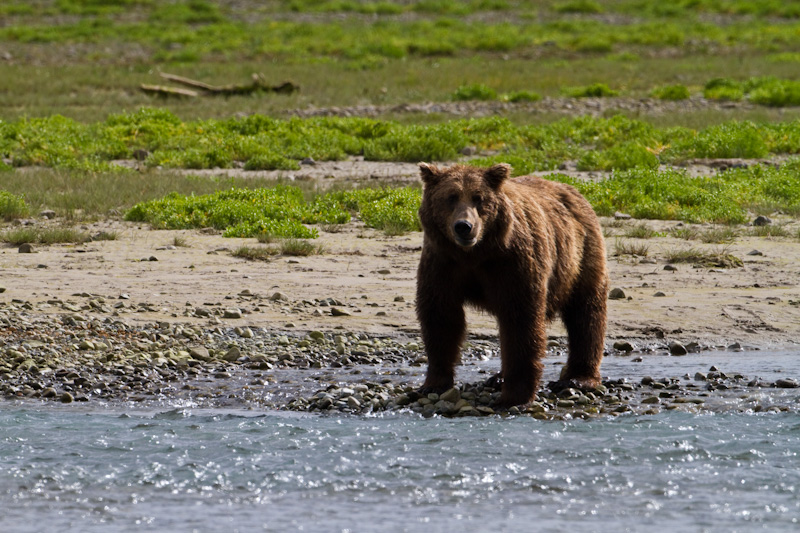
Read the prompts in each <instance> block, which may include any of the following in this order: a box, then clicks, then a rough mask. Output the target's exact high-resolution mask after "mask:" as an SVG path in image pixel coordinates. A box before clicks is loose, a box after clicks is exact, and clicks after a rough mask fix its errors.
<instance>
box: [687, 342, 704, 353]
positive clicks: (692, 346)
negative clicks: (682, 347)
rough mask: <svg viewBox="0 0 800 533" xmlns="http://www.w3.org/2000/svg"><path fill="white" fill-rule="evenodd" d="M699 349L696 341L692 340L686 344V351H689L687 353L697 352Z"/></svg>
mask: <svg viewBox="0 0 800 533" xmlns="http://www.w3.org/2000/svg"><path fill="white" fill-rule="evenodd" d="M701 349H702V347H701V346H700V344H699V343H697V342H694V341H692V342H690V343H689V344H687V345H686V351H687V352H689V353H697V352H699V351H700V350H701Z"/></svg>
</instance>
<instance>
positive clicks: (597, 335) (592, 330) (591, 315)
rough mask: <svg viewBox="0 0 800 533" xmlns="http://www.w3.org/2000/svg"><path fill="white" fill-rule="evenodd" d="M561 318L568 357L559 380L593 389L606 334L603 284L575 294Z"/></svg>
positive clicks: (597, 378)
mask: <svg viewBox="0 0 800 533" xmlns="http://www.w3.org/2000/svg"><path fill="white" fill-rule="evenodd" d="M561 318H562V320H563V321H564V326H566V328H567V335H568V336H569V355H568V357H567V366H566V369H565V371H564V372H563V373H562V376H561V380H560V381H565V382H572V383H574V384H576V385H578V386H579V387H585V388H594V387H596V386H597V385H599V384H600V363H601V362H602V360H603V349H604V343H605V334H606V289H605V285H602V286H601V287H597V288H595V289H593V290H591V291H576V293H575V294H573V296H572V298H571V299H570V301H569V303H568V304H567V305H566V306H565V307H564V309H562V311H561Z"/></svg>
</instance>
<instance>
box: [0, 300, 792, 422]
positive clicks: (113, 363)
mask: <svg viewBox="0 0 800 533" xmlns="http://www.w3.org/2000/svg"><path fill="white" fill-rule="evenodd" d="M27 307H30V305H29V304H26V303H24V302H11V303H9V304H5V305H0V333H2V334H1V335H0V339H2V340H0V393H2V396H3V397H4V398H5V399H6V400H7V401H19V402H41V403H47V402H61V403H73V402H91V403H92V404H95V405H102V406H117V407H131V406H147V407H165V406H169V407H200V408H241V409H253V410H290V411H303V412H313V413H346V414H358V415H368V414H379V413H386V412H404V413H410V414H414V415H416V416H425V417H427V416H434V415H437V416H448V417H450V416H490V415H502V416H508V415H521V416H532V417H534V418H538V419H556V420H563V419H573V418H591V417H595V416H617V415H620V414H625V413H633V414H638V415H649V414H656V413H659V412H662V411H665V410H683V411H691V412H724V411H730V410H734V411H752V412H762V411H767V412H773V411H774V412H780V411H788V410H793V409H794V408H795V404H796V402H797V395H796V394H788V395H787V394H785V393H784V392H785V391H791V390H792V389H797V388H798V382H797V381H796V380H795V379H793V378H791V377H786V378H781V379H777V380H774V381H764V380H760V379H758V378H755V377H752V376H745V375H743V374H741V373H738V372H727V371H722V370H719V369H716V368H711V369H710V370H709V371H707V372H696V373H695V374H694V375H689V374H688V373H687V374H684V375H677V376H673V375H665V376H645V377H643V378H641V379H636V380H633V379H628V378H627V377H624V376H623V377H613V378H606V379H605V380H604V382H603V384H602V385H601V386H599V387H597V388H596V389H594V390H579V389H573V388H569V387H560V388H559V387H549V388H547V387H545V388H543V389H542V390H541V391H540V393H539V397H538V399H537V400H536V401H535V402H532V403H531V404H530V405H527V406H524V407H512V408H511V409H508V410H497V409H495V408H494V404H495V402H496V400H497V398H498V396H499V389H496V388H494V387H493V386H492V385H490V383H491V382H490V381H487V378H489V377H490V376H491V375H492V373H493V372H494V370H492V369H495V370H496V367H497V363H496V361H497V352H498V348H499V347H498V343H497V340H496V339H495V338H492V337H480V336H479V337H471V338H470V340H469V341H468V344H467V347H466V348H465V350H464V355H463V361H462V363H463V364H462V366H461V367H460V368H459V376H462V375H463V376H464V377H465V379H463V380H461V384H460V385H458V386H457V387H456V388H453V389H450V390H448V391H446V392H444V393H442V394H441V395H438V394H429V395H426V396H421V395H420V394H418V393H417V392H416V387H417V386H419V384H420V383H421V382H422V379H423V375H424V371H425V367H426V363H427V360H426V358H425V353H424V350H423V347H422V346H420V343H419V340H418V339H417V338H414V337H389V336H379V335H370V334H367V333H359V332H352V331H346V330H344V329H342V330H339V331H334V332H322V331H318V330H313V331H310V332H308V333H300V332H295V331H276V330H270V329H263V328H251V327H230V326H226V325H224V324H222V325H218V326H213V327H209V326H200V325H197V324H192V323H185V324H181V323H175V322H152V323H146V324H144V325H129V324H127V323H126V322H124V321H123V320H120V319H119V318H116V317H112V316H106V317H102V316H98V315H97V314H95V313H92V312H85V311H81V312H73V311H67V312H61V313H56V314H48V315H45V314H37V313H32V312H31V310H30V309H28V308H27ZM694 348H695V349H698V350H709V349H710V348H711V347H709V346H696V347H694ZM565 349H566V348H565V345H564V339H561V338H552V339H551V341H550V348H549V355H548V358H547V360H546V361H545V364H546V365H547V367H548V370H547V371H546V376H545V377H546V378H547V377H548V376H549V378H550V379H556V378H555V375H556V373H557V372H558V370H559V368H560V366H561V364H563V360H564V357H563V356H564V354H565ZM670 349H671V348H670V346H668V345H667V344H666V343H664V342H654V343H650V344H649V345H648V346H647V347H646V348H643V349H639V350H637V351H634V352H629V351H626V350H619V349H614V348H612V347H609V348H608V350H607V354H608V355H607V358H616V357H625V358H628V359H630V360H631V361H637V360H638V361H641V360H643V358H647V357H657V356H658V354H661V355H666V354H667V353H668V351H669V350H670Z"/></svg>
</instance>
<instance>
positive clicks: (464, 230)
mask: <svg viewBox="0 0 800 533" xmlns="http://www.w3.org/2000/svg"><path fill="white" fill-rule="evenodd" d="M453 229H454V230H455V232H456V235H458V236H459V237H461V238H462V239H464V240H469V238H470V234H471V233H472V224H471V223H470V222H469V221H467V220H459V221H457V222H456V224H455V226H454V227H453Z"/></svg>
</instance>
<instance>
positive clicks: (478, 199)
mask: <svg viewBox="0 0 800 533" xmlns="http://www.w3.org/2000/svg"><path fill="white" fill-rule="evenodd" d="M472 203H473V204H475V205H481V204H482V203H483V196H481V195H480V194H476V195H474V196H473V197H472Z"/></svg>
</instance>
